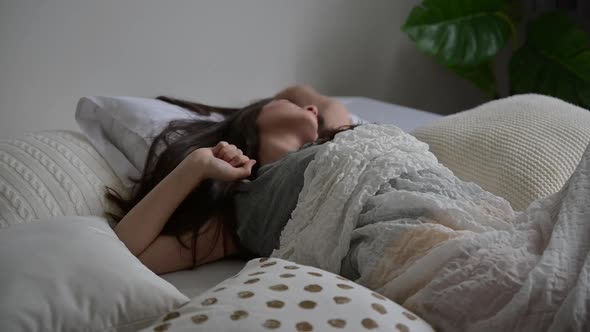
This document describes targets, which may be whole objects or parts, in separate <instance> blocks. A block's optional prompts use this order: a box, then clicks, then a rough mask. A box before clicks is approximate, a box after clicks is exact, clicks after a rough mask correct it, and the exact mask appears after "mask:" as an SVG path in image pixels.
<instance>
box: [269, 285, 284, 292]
mask: <svg viewBox="0 0 590 332" xmlns="http://www.w3.org/2000/svg"><path fill="white" fill-rule="evenodd" d="M268 288H270V289H271V290H273V291H277V292H282V291H286V290H287V289H289V287H288V286H287V285H285V284H278V285H273V286H270V287H268Z"/></svg>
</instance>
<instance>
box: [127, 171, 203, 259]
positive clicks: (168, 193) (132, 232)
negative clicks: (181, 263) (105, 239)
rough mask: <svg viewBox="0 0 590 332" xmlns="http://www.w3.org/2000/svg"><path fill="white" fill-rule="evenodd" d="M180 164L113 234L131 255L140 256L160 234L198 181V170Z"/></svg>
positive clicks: (128, 214) (200, 177)
mask: <svg viewBox="0 0 590 332" xmlns="http://www.w3.org/2000/svg"><path fill="white" fill-rule="evenodd" d="M187 168H189V165H187V164H183V163H181V164H180V165H179V166H177V167H176V168H175V169H174V170H173V171H172V172H170V174H168V176H166V177H165V178H164V179H163V180H162V181H161V182H160V183H158V185H156V186H155V187H154V189H152V190H151V191H150V192H149V193H148V194H147V195H146V196H145V197H144V198H143V199H142V200H141V201H140V202H139V203H138V204H137V205H136V206H134V207H133V208H132V209H131V210H130V211H129V212H128V213H127V215H125V217H124V218H123V219H122V220H121V221H120V222H119V223H118V224H117V226H116V227H115V233H116V234H117V236H118V237H119V239H121V241H123V243H125V245H126V246H127V248H129V251H131V252H132V253H133V254H134V255H136V256H137V255H140V254H141V253H142V252H143V251H144V250H145V249H146V248H147V247H148V246H149V245H150V244H151V243H152V241H154V239H155V238H156V237H157V236H158V235H159V234H160V232H161V231H162V229H163V228H164V225H165V224H166V222H167V221H168V219H169V218H170V216H171V215H172V214H173V213H174V211H175V210H176V208H177V207H178V206H179V205H180V203H181V202H182V201H183V200H184V199H185V198H186V196H187V195H188V194H189V193H190V192H191V191H192V190H193V189H194V188H195V187H196V186H198V185H199V183H200V182H201V179H202V176H200V175H199V174H198V173H199V169H187Z"/></svg>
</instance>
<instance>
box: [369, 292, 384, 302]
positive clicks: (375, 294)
mask: <svg viewBox="0 0 590 332" xmlns="http://www.w3.org/2000/svg"><path fill="white" fill-rule="evenodd" d="M371 295H373V296H374V297H376V298H378V299H379V300H383V301H386V298H385V297H384V296H383V295H381V294H377V293H371Z"/></svg>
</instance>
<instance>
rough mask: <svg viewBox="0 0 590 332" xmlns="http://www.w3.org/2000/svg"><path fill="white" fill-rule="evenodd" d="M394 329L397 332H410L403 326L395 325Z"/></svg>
mask: <svg viewBox="0 0 590 332" xmlns="http://www.w3.org/2000/svg"><path fill="white" fill-rule="evenodd" d="M395 328H396V329H397V330H398V331H399V332H410V329H409V328H408V327H407V326H406V325H404V324H401V323H400V324H395Z"/></svg>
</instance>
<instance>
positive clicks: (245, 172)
mask: <svg viewBox="0 0 590 332" xmlns="http://www.w3.org/2000/svg"><path fill="white" fill-rule="evenodd" d="M255 164H256V160H254V159H248V161H246V162H245V163H244V164H243V165H242V166H241V167H238V168H235V169H236V170H237V171H238V172H239V177H240V178H247V177H249V176H250V174H252V167H253V166H254V165H255Z"/></svg>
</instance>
